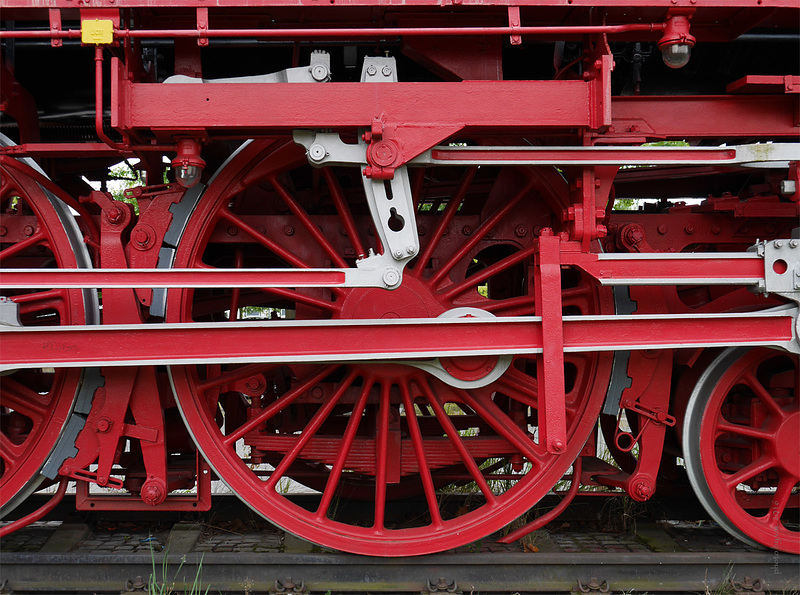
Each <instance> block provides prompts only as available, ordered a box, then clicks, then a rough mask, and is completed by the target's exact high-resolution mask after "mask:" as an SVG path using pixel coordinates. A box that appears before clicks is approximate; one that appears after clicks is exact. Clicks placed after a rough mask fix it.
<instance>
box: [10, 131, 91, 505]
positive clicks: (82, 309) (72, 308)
mask: <svg viewBox="0 0 800 595" xmlns="http://www.w3.org/2000/svg"><path fill="white" fill-rule="evenodd" d="M0 140H2V139H0ZM0 227H2V229H1V230H0V231H2V237H0V266H2V267H3V268H18V267H25V268H35V267H42V268H52V267H56V268H75V267H78V266H81V267H83V266H86V263H87V262H88V255H87V254H86V253H85V249H84V252H83V253H82V254H81V253H78V254H77V255H76V251H75V250H76V247H77V246H82V245H83V244H82V240H81V238H80V236H79V235H78V233H77V226H76V225H75V224H74V221H71V220H70V215H68V213H67V211H66V209H65V208H64V207H63V205H62V204H61V203H59V202H58V200H57V199H56V198H54V197H52V196H51V195H49V194H48V193H47V192H45V191H44V190H43V189H42V188H41V187H40V186H39V185H38V184H36V183H35V182H34V181H33V180H31V179H30V178H29V177H28V176H26V175H25V174H23V173H21V172H19V171H17V170H15V169H12V168H7V167H0ZM2 295H3V297H4V298H6V299H9V300H12V301H13V302H15V303H16V304H18V312H19V319H20V320H19V321H20V323H21V324H22V325H23V326H36V325H64V324H86V323H87V320H88V321H89V322H93V321H94V319H93V317H92V312H93V311H96V306H95V308H94V310H93V309H92V304H91V303H86V300H85V295H84V293H83V292H82V291H81V290H68V289H55V290H40V291H31V290H24V289H20V290H7V291H5V290H4V291H3V293H2ZM82 376H83V373H82V371H81V370H52V369H50V370H47V369H35V370H18V371H15V372H13V373H10V374H9V375H6V376H4V377H3V379H2V382H0V408H1V411H2V418H1V419H2V424H0V510H2V513H3V514H6V513H8V512H9V511H10V510H12V509H13V508H14V507H15V506H16V505H18V504H19V503H20V502H21V501H22V500H24V499H25V497H27V496H28V495H29V494H30V493H32V492H33V491H35V490H36V489H37V488H38V487H39V485H40V484H41V483H42V482H43V481H44V480H45V478H44V477H42V476H41V475H40V474H39V473H40V470H41V468H42V466H43V465H44V463H45V462H46V461H47V459H48V457H49V455H50V453H51V452H52V451H53V449H54V448H55V446H56V444H57V443H58V439H59V437H60V436H61V433H62V431H63V429H64V427H65V424H66V421H67V419H68V418H69V415H70V412H71V410H72V406H73V402H74V400H75V396H76V394H77V390H78V388H79V386H80V383H81V379H82Z"/></svg>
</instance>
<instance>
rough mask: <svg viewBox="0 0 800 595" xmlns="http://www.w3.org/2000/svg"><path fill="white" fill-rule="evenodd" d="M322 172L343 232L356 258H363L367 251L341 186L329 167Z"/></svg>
mask: <svg viewBox="0 0 800 595" xmlns="http://www.w3.org/2000/svg"><path fill="white" fill-rule="evenodd" d="M322 173H323V174H324V175H325V183H326V184H327V185H328V190H330V193H331V198H332V199H333V204H334V205H335V206H336V211H337V212H338V213H339V218H340V219H341V220H342V224H343V225H344V229H345V232H347V238H348V239H349V240H350V245H351V246H352V247H353V250H355V253H356V255H357V256H358V258H364V257H365V256H366V255H367V252H366V250H364V245H363V244H362V243H361V238H360V237H359V235H358V230H357V229H356V224H355V222H354V221H353V215H352V213H351V212H350V208H349V207H348V206H347V203H346V202H345V200H344V193H343V192H342V186H341V185H340V184H339V180H337V179H336V176H334V175H333V171H332V170H331V168H330V167H325V168H323V169H322Z"/></svg>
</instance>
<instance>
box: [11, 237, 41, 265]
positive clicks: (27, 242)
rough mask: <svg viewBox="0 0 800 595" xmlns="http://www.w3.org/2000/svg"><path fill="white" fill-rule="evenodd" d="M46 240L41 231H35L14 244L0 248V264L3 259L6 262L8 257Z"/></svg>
mask: <svg viewBox="0 0 800 595" xmlns="http://www.w3.org/2000/svg"><path fill="white" fill-rule="evenodd" d="M46 240H47V238H46V237H45V235H44V234H43V233H42V232H41V231H36V232H35V233H34V234H33V235H32V236H30V237H28V238H26V239H24V240H22V241H21V242H17V243H16V244H12V245H10V246H9V247H8V248H5V249H4V250H0V264H2V263H3V261H6V262H7V261H8V259H9V258H12V257H13V256H16V255H17V254H19V253H20V252H22V251H23V250H25V249H27V248H30V247H31V246H36V245H37V244H41V243H42V242H44V241H46Z"/></svg>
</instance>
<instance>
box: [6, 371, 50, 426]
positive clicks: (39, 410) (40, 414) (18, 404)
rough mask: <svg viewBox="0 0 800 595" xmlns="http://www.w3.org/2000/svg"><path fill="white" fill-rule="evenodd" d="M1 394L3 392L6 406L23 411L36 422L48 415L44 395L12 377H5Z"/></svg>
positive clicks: (22, 412) (19, 411)
mask: <svg viewBox="0 0 800 595" xmlns="http://www.w3.org/2000/svg"><path fill="white" fill-rule="evenodd" d="M0 394H2V403H3V406H4V407H8V408H10V409H13V410H14V411H17V412H18V413H21V414H22V415H24V416H25V417H27V418H29V419H31V420H32V421H33V422H34V423H38V422H40V421H41V420H43V419H44V418H45V417H47V413H48V407H47V403H44V402H42V400H43V397H42V395H40V394H39V393H37V392H35V391H33V390H31V389H29V388H27V387H25V386H22V385H21V384H20V383H19V382H17V381H16V380H13V379H11V378H5V379H3V382H2V385H0Z"/></svg>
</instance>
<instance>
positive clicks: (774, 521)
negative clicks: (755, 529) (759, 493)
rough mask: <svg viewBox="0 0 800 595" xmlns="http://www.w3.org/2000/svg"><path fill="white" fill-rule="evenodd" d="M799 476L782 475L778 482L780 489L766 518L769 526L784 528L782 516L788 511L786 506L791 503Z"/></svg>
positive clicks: (777, 490) (778, 488) (771, 502)
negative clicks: (790, 499)
mask: <svg viewBox="0 0 800 595" xmlns="http://www.w3.org/2000/svg"><path fill="white" fill-rule="evenodd" d="M797 480H798V477H797V475H790V474H786V475H781V478H780V480H779V481H778V487H777V489H776V490H775V495H774V496H773V497H772V500H771V501H770V504H769V510H768V511H767V514H766V516H765V517H764V518H765V519H766V521H767V524H769V525H771V526H775V527H782V526H783V523H781V516H783V511H784V510H786V505H787V504H788V503H789V498H790V497H791V495H792V490H793V489H794V488H795V486H797Z"/></svg>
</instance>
